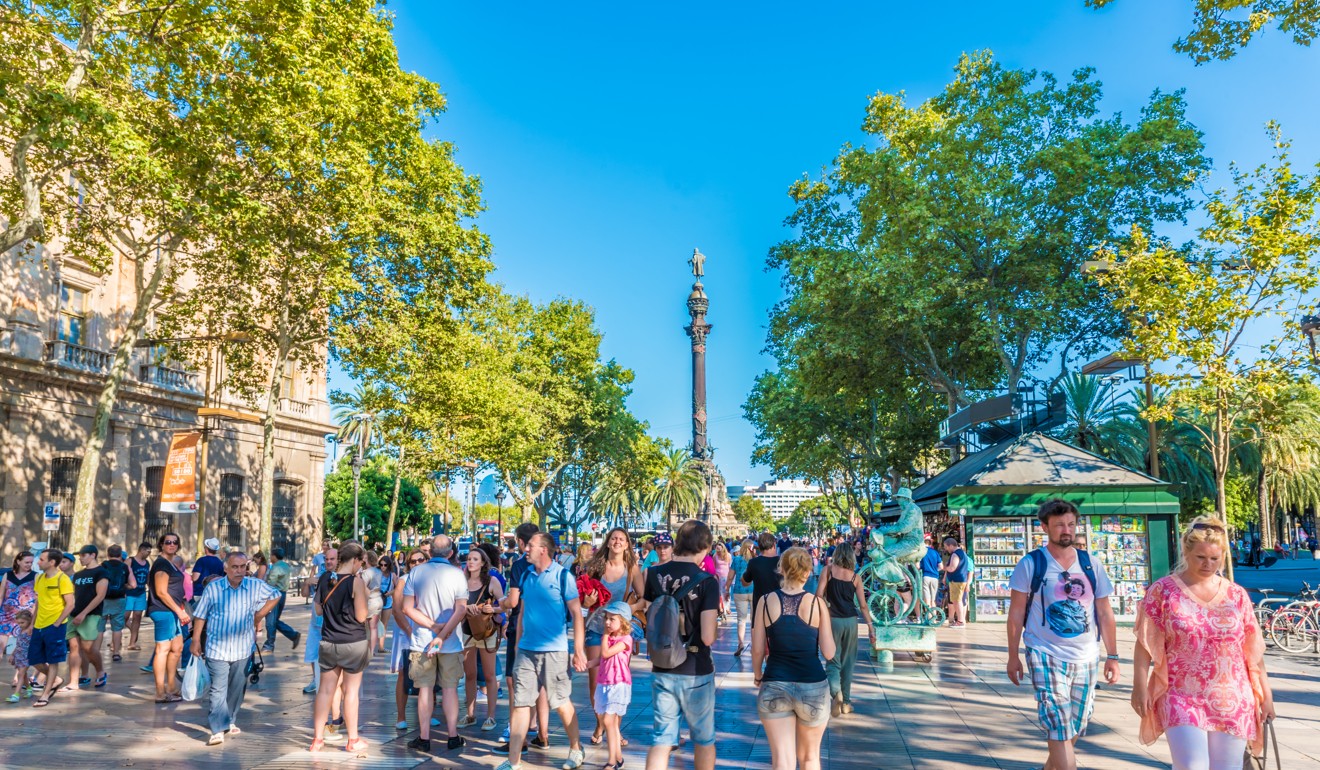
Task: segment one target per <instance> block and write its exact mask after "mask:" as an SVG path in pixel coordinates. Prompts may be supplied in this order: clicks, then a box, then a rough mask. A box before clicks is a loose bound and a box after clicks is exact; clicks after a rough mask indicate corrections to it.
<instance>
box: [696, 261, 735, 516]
mask: <svg viewBox="0 0 1320 770" xmlns="http://www.w3.org/2000/svg"><path fill="white" fill-rule="evenodd" d="M688 264H689V265H690V266H691V267H692V277H693V278H695V279H696V280H694V281H693V283H692V293H691V294H689V295H688V299H687V308H688V315H689V316H690V317H691V318H692V323H690V324H688V326H686V327H684V329H683V330H684V331H685V332H687V335H688V339H689V340H691V341H692V459H694V460H695V461H696V462H697V464H698V466H699V467H700V468H701V475H702V477H703V478H704V479H705V482H706V483H705V485H704V489H703V491H702V502H701V512H700V516H699V518H700V519H701V520H702V521H704V522H706V523H707V524H708V525H709V526H710V528H711V530H713V531H714V532H715V533H716V535H717V536H720V535H723V534H726V533H729V532H732V531H734V530H735V529H736V527H737V522H736V521H735V520H734V518H733V509H732V508H731V507H730V506H729V499H728V494H727V490H726V488H725V485H724V476H723V475H721V474H720V472H719V469H717V468H716V467H715V461H714V458H713V453H712V452H711V449H710V443H709V436H708V435H707V416H706V338H707V337H708V336H709V335H710V332H711V330H712V329H714V328H715V327H713V326H712V325H710V324H709V323H706V311H707V310H709V309H710V299H709V298H708V297H707V296H706V289H705V287H703V286H702V285H701V279H702V277H703V276H705V274H706V255H704V254H702V253H701V251H700V250H699V249H693V250H692V258H691V259H689V260H688Z"/></svg>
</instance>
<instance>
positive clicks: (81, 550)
mask: <svg viewBox="0 0 1320 770" xmlns="http://www.w3.org/2000/svg"><path fill="white" fill-rule="evenodd" d="M100 552H101V551H100V550H98V549H97V547H96V546H94V545H92V544H91V543H88V544H87V545H85V546H83V547H82V548H79V549H78V555H79V556H82V555H83V554H85V553H90V554H91V555H93V556H95V555H97V554H98V553H100Z"/></svg>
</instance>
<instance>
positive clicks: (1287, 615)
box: [1269, 592, 1320, 653]
mask: <svg viewBox="0 0 1320 770" xmlns="http://www.w3.org/2000/svg"><path fill="white" fill-rule="evenodd" d="M1310 593H1311V597H1310V598H1308V599H1305V600H1301V601H1294V602H1290V603H1289V604H1288V605H1287V606H1285V607H1283V608H1282V609H1280V610H1277V611H1275V613H1274V615H1273V617H1271V618H1270V626H1269V638H1270V641H1272V642H1274V644H1275V646H1276V647H1278V648H1279V649H1281V650H1283V651H1284V652H1292V653H1299V652H1307V651H1309V650H1316V651H1320V600H1317V599H1316V598H1315V595H1314V592H1310Z"/></svg>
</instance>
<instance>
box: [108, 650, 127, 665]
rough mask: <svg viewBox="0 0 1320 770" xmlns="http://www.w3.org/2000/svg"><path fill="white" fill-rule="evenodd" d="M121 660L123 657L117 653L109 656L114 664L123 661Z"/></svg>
mask: <svg viewBox="0 0 1320 770" xmlns="http://www.w3.org/2000/svg"><path fill="white" fill-rule="evenodd" d="M123 659H124V656H123V655H120V654H119V653H117V652H116V653H115V654H114V655H111V656H110V660H113V661H114V662H116V663H118V662H119V661H121V660H123Z"/></svg>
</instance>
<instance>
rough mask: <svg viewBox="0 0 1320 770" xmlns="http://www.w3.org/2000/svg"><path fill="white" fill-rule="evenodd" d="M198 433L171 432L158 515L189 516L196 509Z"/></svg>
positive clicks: (199, 436)
mask: <svg viewBox="0 0 1320 770" xmlns="http://www.w3.org/2000/svg"><path fill="white" fill-rule="evenodd" d="M201 440H202V434H201V433H175V434H174V438H172V439H170V456H169V459H168V460H166V461H165V481H164V483H163V484H162V485H161V490H160V510H161V513H192V512H193V511H196V510H197V444H198V442H200V441H201Z"/></svg>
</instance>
